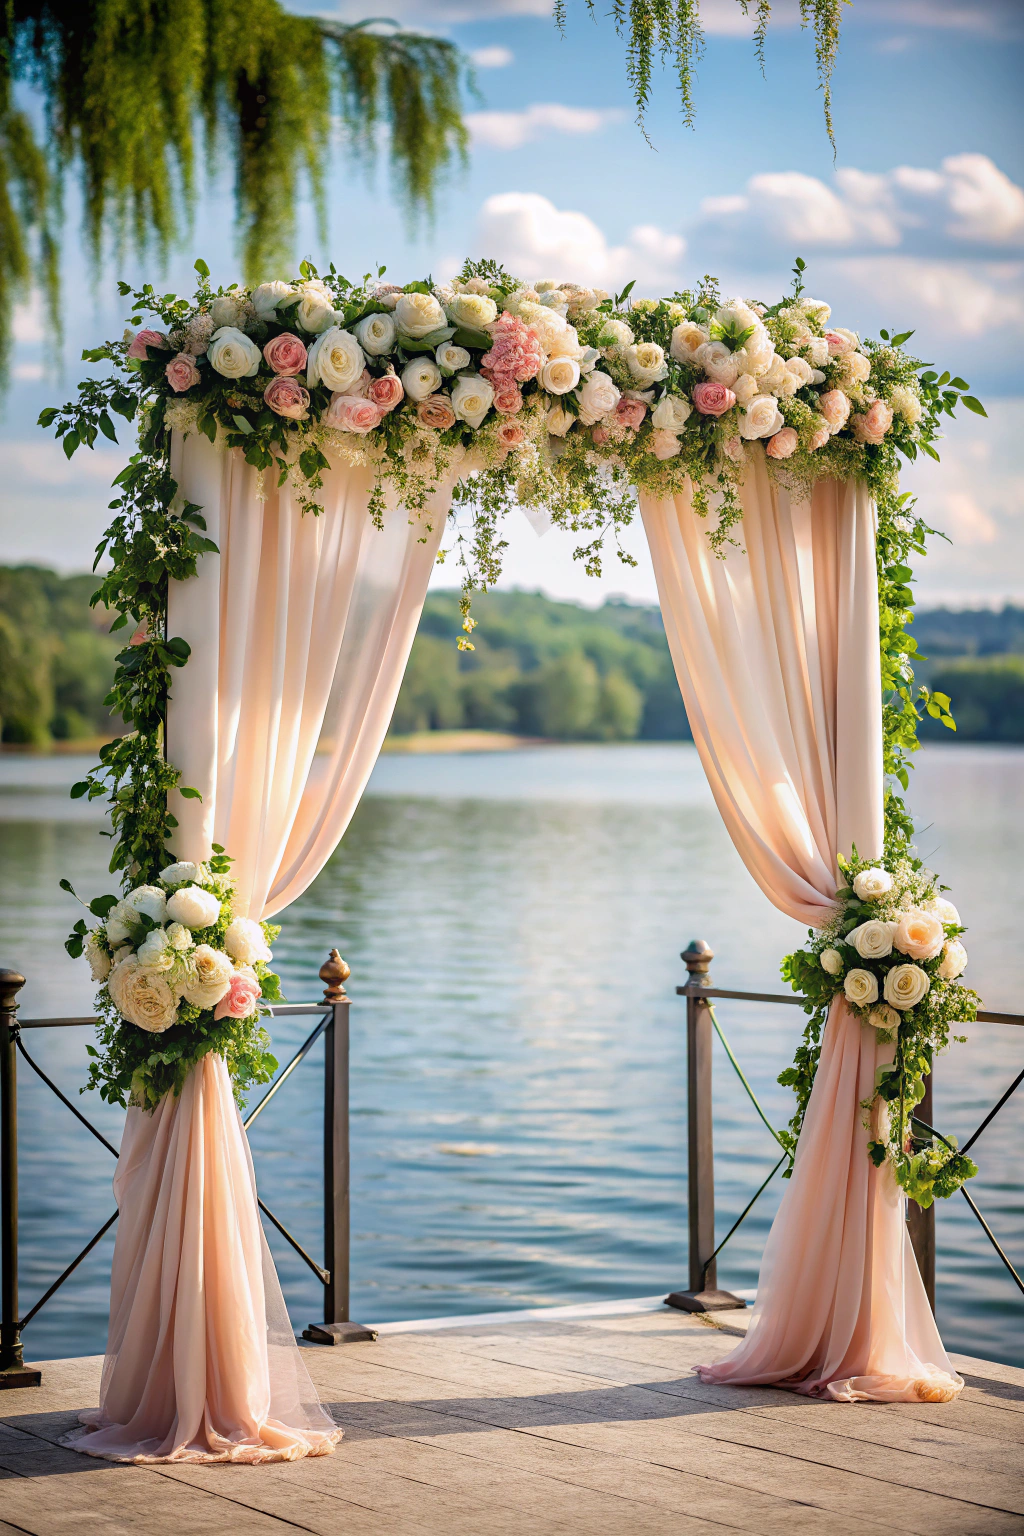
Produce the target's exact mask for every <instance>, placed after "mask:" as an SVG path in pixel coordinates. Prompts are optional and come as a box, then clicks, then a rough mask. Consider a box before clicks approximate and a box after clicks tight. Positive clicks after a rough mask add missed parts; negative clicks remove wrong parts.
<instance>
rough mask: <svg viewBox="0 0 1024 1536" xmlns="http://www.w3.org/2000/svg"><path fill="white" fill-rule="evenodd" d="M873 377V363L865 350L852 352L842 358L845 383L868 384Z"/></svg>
mask: <svg viewBox="0 0 1024 1536" xmlns="http://www.w3.org/2000/svg"><path fill="white" fill-rule="evenodd" d="M870 377H871V364H870V362H869V361H868V359H867V358H866V357H865V356H864V354H863V352H850V353H849V354H848V355H847V356H846V357H844V358H843V359H842V380H843V383H844V384H847V385H850V384H866V383H867V381H868V379H869V378H870Z"/></svg>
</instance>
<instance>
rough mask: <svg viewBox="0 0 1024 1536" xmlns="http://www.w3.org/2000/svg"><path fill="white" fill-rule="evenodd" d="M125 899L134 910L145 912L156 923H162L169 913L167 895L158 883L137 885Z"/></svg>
mask: <svg viewBox="0 0 1024 1536" xmlns="http://www.w3.org/2000/svg"><path fill="white" fill-rule="evenodd" d="M124 901H125V906H127V907H130V908H131V909H132V911H133V912H145V914H146V916H147V917H151V918H152V919H153V921H154V923H162V922H163V920H164V917H165V916H166V914H167V897H166V896H165V894H164V892H163V891H162V890H161V889H160V887H159V886H158V885H137V886H136V887H135V889H134V891H129V892H128V895H127V896H126V897H125V899H124Z"/></svg>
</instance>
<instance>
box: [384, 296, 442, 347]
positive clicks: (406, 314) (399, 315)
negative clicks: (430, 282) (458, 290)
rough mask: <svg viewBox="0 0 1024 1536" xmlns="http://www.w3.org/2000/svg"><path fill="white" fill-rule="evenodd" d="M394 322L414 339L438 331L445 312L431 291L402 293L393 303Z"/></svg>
mask: <svg viewBox="0 0 1024 1536" xmlns="http://www.w3.org/2000/svg"><path fill="white" fill-rule="evenodd" d="M395 323H396V325H397V326H398V329H399V330H400V331H403V332H404V333H405V335H406V336H411V337H412V338H413V339H414V340H417V341H418V340H419V339H420V337H421V336H429V335H430V333H431V331H439V330H441V328H442V326H443V325H444V324H445V312H444V310H443V309H442V308H441V306H440V304H439V303H438V302H437V300H436V299H435V298H434V295H433V294H432V293H403V294H402V297H401V298H400V299H399V301H398V303H397V304H396V305H395Z"/></svg>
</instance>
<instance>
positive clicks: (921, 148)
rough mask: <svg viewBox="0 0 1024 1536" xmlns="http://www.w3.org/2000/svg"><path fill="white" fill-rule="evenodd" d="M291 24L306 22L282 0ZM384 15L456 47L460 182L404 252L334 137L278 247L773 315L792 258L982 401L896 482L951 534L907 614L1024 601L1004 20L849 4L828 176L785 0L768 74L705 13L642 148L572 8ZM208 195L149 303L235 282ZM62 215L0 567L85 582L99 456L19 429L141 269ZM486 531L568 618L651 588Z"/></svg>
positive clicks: (216, 198)
mask: <svg viewBox="0 0 1024 1536" xmlns="http://www.w3.org/2000/svg"><path fill="white" fill-rule="evenodd" d="M291 8H292V9H294V10H296V11H301V10H305V9H307V7H306V6H303V5H301V4H299V3H296V0H293V3H292V4H291ZM321 9H322V11H323V14H325V15H330V16H332V17H337V18H339V19H344V20H355V19H360V18H361V17H362V16H364V15H366V14H367V9H369V10H370V11H373V10H376V7H369V8H366V7H364V6H363V5H362V4H361V3H357V0H337V3H336V4H334V5H330V4H327V5H324V6H323V7H322V8H321ZM382 9H384V10H385V11H386V12H387V14H388V15H390V16H394V17H395V18H396V19H398V20H399V21H401V22H403V23H405V24H407V25H415V26H417V27H419V28H421V29H424V30H431V31H436V32H439V33H441V34H443V35H445V36H449V37H452V38H454V39H455V40H456V41H457V42H458V43H459V44H460V46H462V47H463V48H464V49H465V50H466V51H467V52H468V53H470V54H472V55H474V56H475V58H476V61H477V79H478V83H479V88H480V93H481V98H482V99H481V101H479V102H474V103H471V104H470V111H471V119H470V121H471V128H472V130H473V150H472V155H471V161H470V165H469V167H468V169H467V170H466V171H465V172H464V173H461V172H460V173H459V174H458V175H456V176H455V177H453V178H452V180H451V182H450V184H449V185H448V186H447V187H446V188H445V190H444V192H443V193H442V196H441V198H440V202H439V216H438V219H437V222H436V225H435V227H434V228H433V229H426V230H421V231H420V232H418V233H416V234H414V233H411V232H410V231H409V230H408V228H407V227H406V225H405V223H404V221H403V218H402V215H401V213H400V211H399V210H398V209H397V208H396V207H395V205H394V203H393V201H392V200H391V198H390V195H389V191H388V186H387V178H386V176H385V175H381V176H380V177H379V178H378V180H377V184H376V185H375V186H368V185H367V184H366V183H365V182H364V181H362V180H360V179H359V178H358V177H356V176H354V175H353V174H352V173H351V171H350V168H349V167H348V166H347V164H346V156H345V152H344V148H343V146H339V148H338V152H337V154H336V157H335V169H334V172H333V174H332V177H331V182H330V189H329V218H330V230H329V238H328V241H327V243H326V245H321V243H320V242H319V240H318V239H317V237H316V231H315V228H314V224H313V220H312V217H311V215H310V212H309V210H308V209H305V210H303V216H302V220H301V223H302V230H301V237H300V242H299V246H300V254H307V253H308V254H310V255H312V256H313V257H314V259H323V258H325V257H329V258H330V259H333V260H334V261H335V262H336V264H337V265H338V266H339V267H340V268H341V269H342V270H346V271H349V272H350V273H353V274H360V273H362V272H363V271H366V270H368V269H369V268H370V267H371V266H373V265H375V264H379V263H381V262H386V263H387V266H388V268H389V271H390V273H391V274H392V275H393V276H396V277H398V278H401V279H406V278H410V277H413V276H420V275H422V274H423V273H425V272H427V271H431V272H433V273H434V274H435V275H438V276H440V275H444V274H446V273H448V272H450V271H452V270H454V269H455V268H457V266H458V265H460V264H461V260H462V258H463V256H464V255H465V254H467V253H470V254H488V255H495V256H498V257H499V258H501V259H503V260H505V261H506V263H507V264H508V265H509V266H510V267H511V268H512V269H513V270H515V271H517V272H518V273H519V274H520V275H522V276H524V277H526V278H534V277H545V276H550V277H554V278H556V279H559V278H565V279H573V278H577V279H584V280H587V279H589V280H591V281H594V282H598V283H602V284H603V285H604V286H606V287H609V288H610V287H612V286H613V285H617V284H621V283H623V282H624V281H626V280H627V279H628V278H629V277H636V278H637V291H638V292H648V293H661V292H668V291H672V290H673V289H675V288H676V287H678V286H685V285H686V284H688V283H689V282H692V281H693V280H694V279H695V278H697V277H699V276H700V275H701V274H702V273H704V272H705V271H712V272H715V273H717V274H718V275H719V276H720V277H721V279H722V283H723V287H724V289H725V290H726V291H727V292H730V291H736V292H742V293H743V294H745V295H746V296H749V297H760V298H766V299H769V300H770V299H771V298H773V297H774V296H776V295H777V294H778V293H779V292H780V291H781V289H782V288H783V287H785V286H786V285H787V283H788V276H789V269H790V267H791V265H792V262H793V258H794V256H795V255H796V254H800V255H802V256H803V257H804V258H805V260H806V261H807V262H808V267H809V288H810V291H811V292H812V293H813V294H814V295H815V296H817V297H821V298H825V299H827V300H828V301H829V302H830V303H831V304H832V306H833V319H834V320H836V321H837V322H838V323H840V324H845V325H848V326H850V327H852V328H853V329H856V330H859V331H862V332H866V333H868V334H870V333H873V332H875V331H877V329H878V327H879V326H882V325H889V326H893V327H896V328H899V329H901V330H902V329H910V328H912V327H913V328H915V329H916V331H917V335H916V336H915V339H914V345H917V346H919V347H920V349H921V355H924V356H926V357H927V358H928V359H929V360H931V361H934V362H936V363H938V364H939V365H940V366H944V367H945V366H948V367H950V368H952V369H954V370H955V371H957V372H959V373H961V374H962V375H963V376H964V377H965V378H967V379H969V380H970V381H971V384H972V386H973V387H974V389H975V391H976V393H978V394H980V395H981V396H982V397H983V398H984V399H985V401H986V404H987V405H988V406H989V411H990V420H989V421H988V422H987V423H986V422H984V421H980V420H978V419H977V418H973V417H969V418H968V419H967V421H966V422H964V423H963V424H958V425H957V426H955V427H953V428H952V429H951V431H950V436H949V440H948V442H947V444H946V445H945V451H944V454H943V463H942V465H941V466H938V467H937V466H934V465H929V466H927V468H923V469H918V470H915V471H914V472H913V474H912V475H910V476H908V483H909V484H911V485H912V487H913V488H914V489H915V490H916V491H917V492H918V493H919V495H920V496H921V499H922V505H923V506H924V508H925V511H926V514H927V515H928V516H929V519H930V520H931V521H932V522H933V523H934V524H935V525H936V526H939V527H941V528H943V529H945V530H946V531H947V532H948V533H949V534H950V536H951V538H952V539H953V541H954V543H953V545H952V546H951V547H948V548H945V547H943V548H940V549H938V550H937V551H936V553H934V554H933V555H932V556H930V557H929V559H928V561H927V562H925V564H924V565H923V566H922V569H921V573H920V595H921V598H922V600H928V601H944V600H945V601H955V602H960V603H965V602H993V601H999V600H1001V599H1003V598H1005V597H1013V598H1016V599H1018V600H1022V601H1024V522H1022V519H1021V514H1020V508H1021V502H1022V499H1024V497H1022V492H1024V467H1022V460H1021V449H1020V442H1021V437H1022V429H1024V382H1022V380H1021V369H1020V357H1021V355H1022V351H1024V288H1022V270H1024V268H1022V250H1024V192H1022V190H1021V186H1022V184H1024V143H1022V136H1021V132H1020V127H1021V112H1020V106H1019V96H1020V92H1019V89H1018V88H1017V82H1019V79H1020V76H1021V54H1022V43H1024V6H1022V5H1020V4H1019V3H1017V0H854V3H853V4H852V5H850V6H848V7H847V10H846V16H845V19H844V35H843V43H842V49H841V54H840V59H839V64H838V67H837V70H836V76H835V84H834V98H835V121H836V134H837V140H838V156H837V159H836V163H835V164H833V158H832V151H831V148H830V146H829V144H828V141H827V139H826V137H825V132H824V127H823V124H822V119H821V101H820V94H819V93H818V91H817V90H816V88H815V79H814V55H813V45H812V39H811V37H810V35H809V34H808V33H806V32H803V31H801V29H800V28H799V26H798V25H796V10H797V7H796V5H795V4H794V3H790V0H776V4H775V6H774V7H773V11H774V18H775V19H774V20H773V24H772V29H771V32H770V35H769V43H768V57H767V71H766V76H767V78H765V79H762V77H761V74H760V71H759V69H758V66H757V62H756V60H755V58H754V55H753V50H752V47H751V43H750V33H751V31H752V25H753V23H752V21H751V20H749V19H748V20H744V18H743V15H742V11H741V8H740V6H739V4H738V3H737V0H703V3H702V12H703V14H704V17H705V25H706V28H707V32H708V40H707V50H706V53H705V56H704V58H703V60H702V62H701V64H700V66H699V79H698V83H697V89H696V98H697V124H696V129H695V131H691V130H689V129H687V128H686V127H685V126H683V125H682V123H681V122H680V117H679V110H678V103H677V100H676V97H675V94H674V91H673V85H672V80H671V77H670V76H669V75H667V74H666V75H665V76H663V77H662V79H661V80H660V82H659V86H658V90H657V92H656V96H655V100H654V104H653V107H652V110H651V111H650V113H649V117H648V132H649V135H650V138H651V140H652V143H653V147H649V146H648V145H647V144H646V143H645V142H644V139H643V138H642V136H641V135H640V133H639V132H638V130H637V128H636V127H635V125H634V122H633V116H634V114H633V110H632V105H631V101H630V98H629V94H628V91H627V88H626V84H625V78H624V70H623V47H622V44H621V42H620V41H619V40H618V39H617V38H616V36H615V33H614V29H613V27H612V25H611V23H610V22H609V21H608V20H607V19H605V18H603V17H601V18H599V19H598V20H597V21H594V20H592V19H590V18H589V17H588V14H587V11H586V7H585V5H584V3H583V0H569V5H568V11H569V24H568V29H567V35H566V37H565V38H564V39H560V38H559V36H558V34H557V32H556V30H555V28H554V26H553V24H552V21H551V17H550V0H474V3H470V0H391V3H389V4H388V5H387V6H386V7H383V8H382ZM601 9H602V4H601V0H599V3H598V10H599V11H600V10H601ZM480 16H483V17H484V18H485V19H484V20H480V19H478V18H479V17H480ZM226 192H227V183H226V182H220V183H216V182H215V183H214V184H213V185H212V186H211V187H210V188H209V189H208V192H207V194H206V196H205V197H204V199H203V201H202V202H201V204H200V206H199V208H198V210H197V214H196V219H195V226H194V230H193V232H192V234H191V236H190V237H189V238H188V239H187V240H186V242H185V244H184V247H183V251H182V252H181V253H180V255H176V256H175V257H174V258H173V259H172V261H171V263H170V265H169V269H168V271H167V272H166V274H165V276H166V281H167V285H168V286H180V287H185V286H188V274H189V269H190V267H191V263H192V260H193V258H194V256H195V255H196V254H199V253H201V254H203V255H204V256H205V257H206V259H207V261H208V262H209V263H210V266H211V268H212V269H213V271H214V275H215V277H222V278H224V279H225V280H227V279H230V278H233V277H235V276H236V275H237V264H236V260H235V256H234V254H233V249H232V231H231V228H230V220H229V215H228V213H227V209H228V208H229V202H228V199H227V196H226ZM69 209H70V211H71V219H72V226H71V227H70V228H69V230H68V231H67V234H66V251H67V255H66V258H65V311H66V314H67V332H68V340H67V346H66V349H65V357H66V359H67V361H66V362H65V365H64V374H63V378H62V379H61V380H57V379H55V378H54V377H53V374H52V367H51V364H52V357H51V353H52V349H51V348H50V347H48V345H47V341H46V337H45V329H44V325H43V322H42V317H41V313H40V310H39V306H38V305H37V304H32V303H31V302H29V303H28V304H27V305H26V307H25V309H24V310H23V312H22V313H21V315H20V316H19V321H18V334H19V336H20V338H21V340H20V341H19V344H18V349H17V355H16V358H15V388H14V391H13V393H12V398H11V399H10V401H9V402H8V406H7V410H6V417H7V419H6V421H5V423H4V425H3V426H2V427H0V475H2V477H3V483H4V485H5V487H6V491H7V494H6V496H5V499H4V506H3V509H2V511H0V519H2V522H0V526H2V529H3V534H4V547H5V554H4V558H5V559H8V560H11V559H32V560H37V561H40V562H48V563H52V564H55V565H58V566H60V567H62V568H64V569H75V568H82V567H83V566H84V565H86V564H87V563H88V558H89V552H90V551H91V549H92V547H93V545H94V544H95V541H96V537H97V535H98V532H99V530H100V528H101V527H102V526H103V523H104V521H105V515H104V514H105V507H106V503H107V501H108V499H109V497H108V495H107V485H108V484H109V480H110V478H111V475H112V474H113V473H116V471H117V469H118V467H119V464H120V462H121V459H120V457H119V455H118V454H117V453H116V451H115V450H113V449H109V450H103V451H102V452H101V453H98V454H97V455H95V456H93V459H92V461H91V462H90V461H88V460H84V459H83V455H82V454H79V455H78V456H77V457H76V459H75V461H74V463H73V464H71V465H67V464H66V463H65V462H64V460H63V455H62V454H60V453H59V451H58V450H57V449H56V448H55V447H54V446H53V444H52V443H51V442H48V440H47V438H46V437H45V436H44V434H43V433H41V432H39V431H38V430H37V429H35V428H34V427H33V425H32V423H33V422H34V419H35V416H36V414H37V413H38V411H39V409H40V408H41V407H42V406H43V405H44V404H48V403H52V402H53V401H54V400H55V399H58V398H63V397H64V394H65V393H66V392H67V391H68V388H69V385H70V384H71V383H73V381H74V379H75V378H76V377H77V374H78V368H79V366H80V365H76V364H75V363H74V361H73V359H74V358H75V357H76V356H77V355H78V352H79V351H80V350H81V347H82V346H84V345H89V344H93V343H94V342H95V340H96V339H97V338H99V337H101V336H103V335H109V334H117V333H118V331H119V329H120V325H121V319H122V315H121V310H120V307H119V304H118V301H117V298H116V288H115V282H116V278H117V276H119V275H124V276H126V277H128V278H133V277H138V276H141V275H142V272H143V268H142V267H136V266H135V265H134V264H132V263H127V262H110V263H108V264H105V266H104V269H103V271H102V273H101V274H100V276H99V278H95V277H94V275H93V274H91V273H90V272H89V271H88V270H87V269H86V268H85V266H84V265H83V264H82V260H81V257H80V255H79V254H78V252H77V242H76V239H75V230H74V226H73V220H74V199H73V198H71V199H69ZM147 275H149V273H148V272H147ZM509 536H510V546H511V547H510V550H509V554H508V559H507V565H506V571H507V577H506V579H507V580H508V581H509V582H515V583H516V584H518V585H522V586H531V587H532V586H540V587H542V588H544V589H545V590H548V591H550V592H552V593H554V594H556V595H564V596H573V597H576V598H578V599H580V600H583V601H587V602H599V601H601V600H602V599H603V597H604V596H606V595H608V594H609V593H612V592H625V593H628V594H630V595H632V596H634V597H636V598H653V596H654V586H653V578H652V575H651V572H650V567H649V562H648V561H647V560H646V558H645V552H644V550H643V548H642V540H636V539H634V540H633V541H632V548H633V549H634V552H635V553H636V554H637V556H638V558H639V559H640V565H639V567H638V569H637V570H636V571H634V572H629V571H626V570H624V569H623V568H621V567H617V566H616V567H614V568H609V571H608V573H607V575H606V576H605V578H604V579H603V581H602V582H601V583H599V584H598V583H594V582H593V581H592V580H591V579H589V578H587V577H586V576H585V575H584V574H583V573H582V572H581V571H580V570H579V569H578V568H574V566H573V562H572V559H571V545H572V543H573V541H572V540H571V539H566V538H564V537H562V536H561V535H559V534H558V533H550V534H548V535H547V536H546V537H545V538H543V539H542V540H538V539H537V537H536V535H535V534H534V532H533V531H532V529H531V528H530V527H529V526H528V525H527V523H526V522H525V520H523V519H520V518H518V517H516V518H514V519H513V522H512V525H511V526H510V529H509ZM438 579H439V580H442V581H443V580H449V581H450V580H451V579H452V576H450V575H445V574H444V573H439V577H438Z"/></svg>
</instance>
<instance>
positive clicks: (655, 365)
mask: <svg viewBox="0 0 1024 1536" xmlns="http://www.w3.org/2000/svg"><path fill="white" fill-rule="evenodd" d="M624 356H625V362H626V367H627V368H628V369H629V371H630V373H631V374H632V376H633V378H634V379H635V380H636V382H637V384H638V385H639V387H640V388H641V389H649V388H650V386H651V385H652V384H660V382H661V380H662V379H664V378H665V377H666V376H667V375H668V363H667V362H666V361H665V351H664V348H663V347H659V346H658V343H657V342H656V341H635V342H634V343H633V345H632V346H630V347H627V348H626V351H625V354H624Z"/></svg>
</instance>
